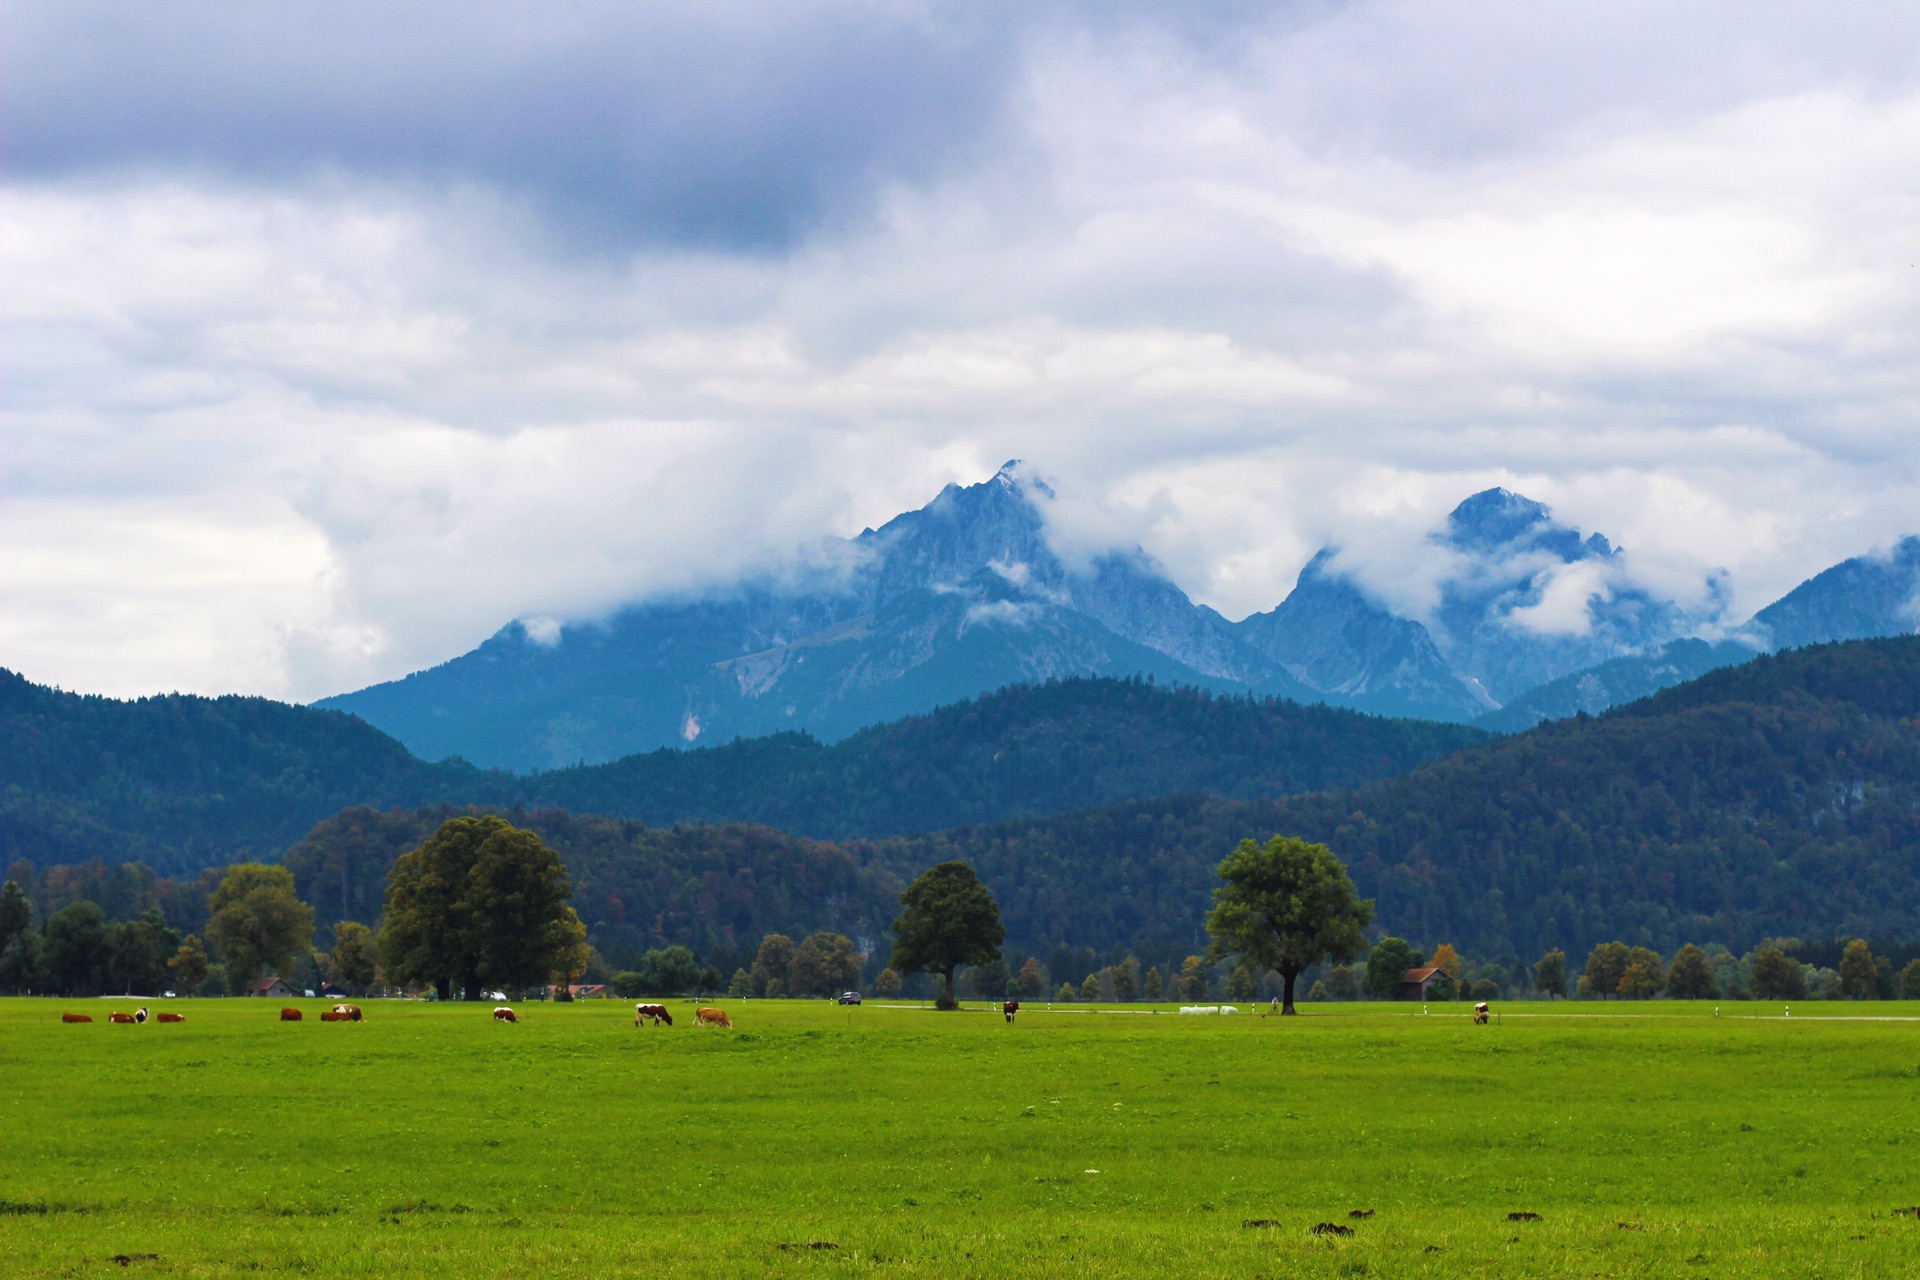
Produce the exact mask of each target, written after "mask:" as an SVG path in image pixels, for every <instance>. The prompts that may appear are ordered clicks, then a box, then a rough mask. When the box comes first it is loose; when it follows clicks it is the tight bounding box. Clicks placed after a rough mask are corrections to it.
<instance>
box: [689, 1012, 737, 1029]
mask: <svg viewBox="0 0 1920 1280" xmlns="http://www.w3.org/2000/svg"><path fill="white" fill-rule="evenodd" d="M693 1016H694V1017H695V1018H698V1019H699V1020H700V1025H701V1026H703V1027H731V1026H732V1025H733V1019H731V1018H729V1017H728V1016H727V1011H726V1010H725V1009H695V1010H694V1011H693Z"/></svg>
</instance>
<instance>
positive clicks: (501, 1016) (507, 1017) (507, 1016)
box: [493, 1005, 520, 1022]
mask: <svg viewBox="0 0 1920 1280" xmlns="http://www.w3.org/2000/svg"><path fill="white" fill-rule="evenodd" d="M493 1020H494V1021H495V1022H518V1021H520V1017H519V1015H518V1014H516V1013H514V1011H513V1010H511V1009H509V1008H507V1006H505V1005H501V1006H500V1007H499V1008H497V1009H495V1010H494V1011H493Z"/></svg>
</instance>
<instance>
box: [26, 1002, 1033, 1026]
mask: <svg viewBox="0 0 1920 1280" xmlns="http://www.w3.org/2000/svg"><path fill="white" fill-rule="evenodd" d="M1016 1007H1017V1006H1016ZM363 1016H364V1015H363V1014H362V1013H361V1012H360V1006H359V1005H357V1004H337V1005H335V1006H333V1008H331V1009H328V1010H326V1011H325V1012H324V1013H322V1014H321V1015H320V1021H322V1022H359V1021H360V1020H361V1018H362V1017H363ZM693 1016H694V1018H695V1019H696V1020H697V1021H698V1022H699V1025H701V1026H703V1027H731V1026H733V1019H731V1018H729V1017H727V1011H726V1010H725V1009H710V1008H707V1007H705V1006H702V1007H700V1008H698V1009H695V1010H694V1011H693ZM147 1017H148V1014H147V1010H146V1008H145V1007H144V1006H142V1007H141V1008H138V1009H135V1010H134V1011H133V1012H132V1013H110V1014H108V1015H107V1021H108V1022H134V1023H139V1022H145V1021H146V1020H147ZM301 1018H302V1014H301V1012H300V1010H298V1009H295V1008H293V1007H291V1006H283V1007H282V1008H281V1010H280V1021H282V1022H299V1021H300V1020H301ZM186 1020H187V1015H186V1014H184V1013H162V1014H161V1015H159V1017H158V1018H156V1019H155V1021H158V1022H185V1021H186ZM493 1020H494V1021H495V1022H516V1023H517V1022H519V1021H520V1015H519V1014H517V1013H515V1012H514V1011H513V1010H512V1009H511V1008H509V1007H507V1006H506V1005H496V1006H495V1007H494V1010H493ZM60 1021H62V1022H92V1021H93V1018H92V1017H91V1016H90V1015H88V1014H84V1013H63V1014H61V1015H60ZM1007 1021H1008V1022H1012V1021H1013V1015H1012V1014H1011V1013H1009V1014H1008V1015H1007ZM643 1022H651V1023H653V1025H654V1026H656V1027H657V1026H659V1025H660V1024H661V1023H663V1022H664V1023H666V1024H667V1025H668V1026H672V1025H673V1015H672V1014H671V1013H669V1012H668V1011H667V1006H665V1005H663V1004H637V1005H635V1006H633V1025H634V1026H636V1027H637V1026H639V1025H641V1024H642V1023H643Z"/></svg>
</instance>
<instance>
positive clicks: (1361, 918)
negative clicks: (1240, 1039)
mask: <svg viewBox="0 0 1920 1280" xmlns="http://www.w3.org/2000/svg"><path fill="white" fill-rule="evenodd" d="M1218 870H1219V875H1220V878H1221V879H1222V880H1224V881H1226V883H1225V884H1223V885H1221V886H1220V887H1219V888H1217V889H1215V890H1214V891H1213V903H1214V906H1213V911H1212V912H1211V913H1210V914H1209V915H1208V916H1207V932H1208V933H1210V934H1212V935H1213V945H1212V946H1211V947H1210V948H1209V949H1208V957H1209V958H1210V959H1216V960H1217V959H1220V958H1222V957H1224V956H1229V955H1237V956H1240V957H1241V958H1243V959H1244V960H1245V961H1246V962H1247V963H1249V964H1250V965H1252V966H1254V967H1255V968H1256V969H1272V970H1275V971H1276V972H1278V973H1279V975H1280V981H1281V984H1282V992H1283V994H1282V1012H1283V1013H1288V1014H1291V1013H1293V1012H1294V1008H1293V983H1294V979H1295V978H1297V977H1299V976H1300V974H1302V973H1304V972H1305V971H1306V970H1307V969H1309V968H1311V967H1312V966H1314V965H1316V964H1319V963H1320V962H1321V961H1322V960H1327V959H1332V960H1336V961H1347V960H1352V959H1354V958H1355V957H1356V956H1358V955H1359V954H1360V953H1361V952H1362V951H1363V950H1365V948H1366V928H1367V925H1368V924H1370V923H1372V921H1373V902H1372V901H1371V900H1370V899H1363V898H1361V897H1360V894H1359V892H1358V891H1357V890H1356V889H1355V888H1354V887H1353V881H1352V880H1351V879H1349V878H1348V876H1347V869H1346V867H1344V866H1342V865H1341V863H1340V859H1338V858H1336V857H1334V856H1333V851H1332V850H1331V849H1329V848H1327V846H1325V845H1323V844H1309V843H1308V842H1306V841H1305V840H1300V839H1297V838H1295V837H1293V836H1275V837H1273V839H1271V840H1269V841H1267V843H1266V844H1264V845H1263V844H1259V843H1257V842H1255V841H1253V840H1242V841H1241V842H1240V845H1239V847H1238V848H1236V849H1235V850H1234V851H1233V852H1232V853H1230V854H1228V855H1227V859H1226V861H1224V862H1222V863H1221V864H1220V866H1219V869H1218Z"/></svg>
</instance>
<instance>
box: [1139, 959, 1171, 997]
mask: <svg viewBox="0 0 1920 1280" xmlns="http://www.w3.org/2000/svg"><path fill="white" fill-rule="evenodd" d="M1166 992H1167V986H1166V982H1165V981H1164V980H1163V979H1162V978H1161V977H1160V969H1159V966H1157V965H1156V966H1155V967H1153V968H1151V969H1149V970H1147V982H1146V986H1145V987H1144V988H1143V994H1144V995H1145V996H1146V998H1147V999H1148V1000H1149V1001H1154V1000H1158V999H1159V998H1160V997H1161V996H1163V995H1165V994H1166Z"/></svg>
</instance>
